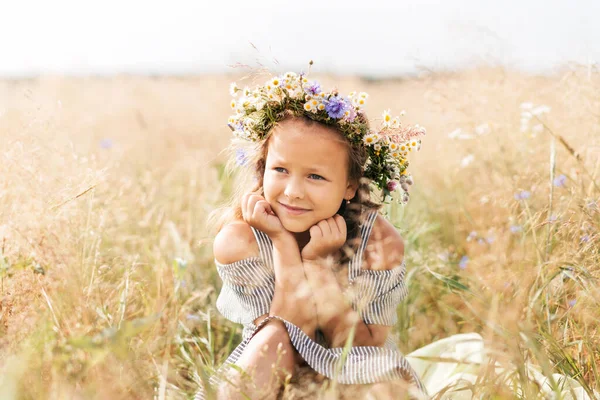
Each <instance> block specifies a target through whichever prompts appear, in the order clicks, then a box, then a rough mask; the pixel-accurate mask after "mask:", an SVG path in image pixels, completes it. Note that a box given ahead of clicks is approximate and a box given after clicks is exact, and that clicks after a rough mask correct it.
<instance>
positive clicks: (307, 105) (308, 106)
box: [304, 102, 313, 111]
mask: <svg viewBox="0 0 600 400" xmlns="http://www.w3.org/2000/svg"><path fill="white" fill-rule="evenodd" d="M304 109H305V110H306V111H312V110H313V106H312V104H310V102H306V103H304Z"/></svg>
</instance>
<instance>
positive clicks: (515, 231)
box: [510, 225, 523, 233]
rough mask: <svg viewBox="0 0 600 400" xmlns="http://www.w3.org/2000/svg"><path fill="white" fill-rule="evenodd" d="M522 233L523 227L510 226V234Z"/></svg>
mask: <svg viewBox="0 0 600 400" xmlns="http://www.w3.org/2000/svg"><path fill="white" fill-rule="evenodd" d="M522 231H523V227H522V226H521V225H511V226H510V232H511V233H519V232H522Z"/></svg>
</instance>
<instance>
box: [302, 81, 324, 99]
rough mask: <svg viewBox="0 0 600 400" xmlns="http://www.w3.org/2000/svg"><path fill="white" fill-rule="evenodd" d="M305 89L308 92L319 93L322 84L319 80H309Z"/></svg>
mask: <svg viewBox="0 0 600 400" xmlns="http://www.w3.org/2000/svg"><path fill="white" fill-rule="evenodd" d="M304 91H305V92H306V93H308V94H312V95H313V96H314V95H317V94H319V93H321V84H320V83H319V82H309V83H308V84H307V85H306V86H304Z"/></svg>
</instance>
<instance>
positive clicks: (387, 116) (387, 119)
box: [383, 109, 392, 125]
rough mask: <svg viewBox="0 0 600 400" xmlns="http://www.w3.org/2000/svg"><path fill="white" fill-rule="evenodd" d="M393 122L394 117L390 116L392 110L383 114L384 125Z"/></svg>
mask: <svg viewBox="0 0 600 400" xmlns="http://www.w3.org/2000/svg"><path fill="white" fill-rule="evenodd" d="M391 121H392V116H391V115H390V110H389V109H388V110H385V111H384V112H383V123H384V124H386V125H389V124H390V122H391Z"/></svg>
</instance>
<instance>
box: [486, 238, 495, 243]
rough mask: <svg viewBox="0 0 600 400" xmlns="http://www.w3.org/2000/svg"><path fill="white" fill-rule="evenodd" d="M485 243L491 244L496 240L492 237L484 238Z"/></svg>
mask: <svg viewBox="0 0 600 400" xmlns="http://www.w3.org/2000/svg"><path fill="white" fill-rule="evenodd" d="M485 241H486V243H487V244H492V243H494V242H495V241H496V238H495V237H494V236H488V237H486V238H485Z"/></svg>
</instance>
